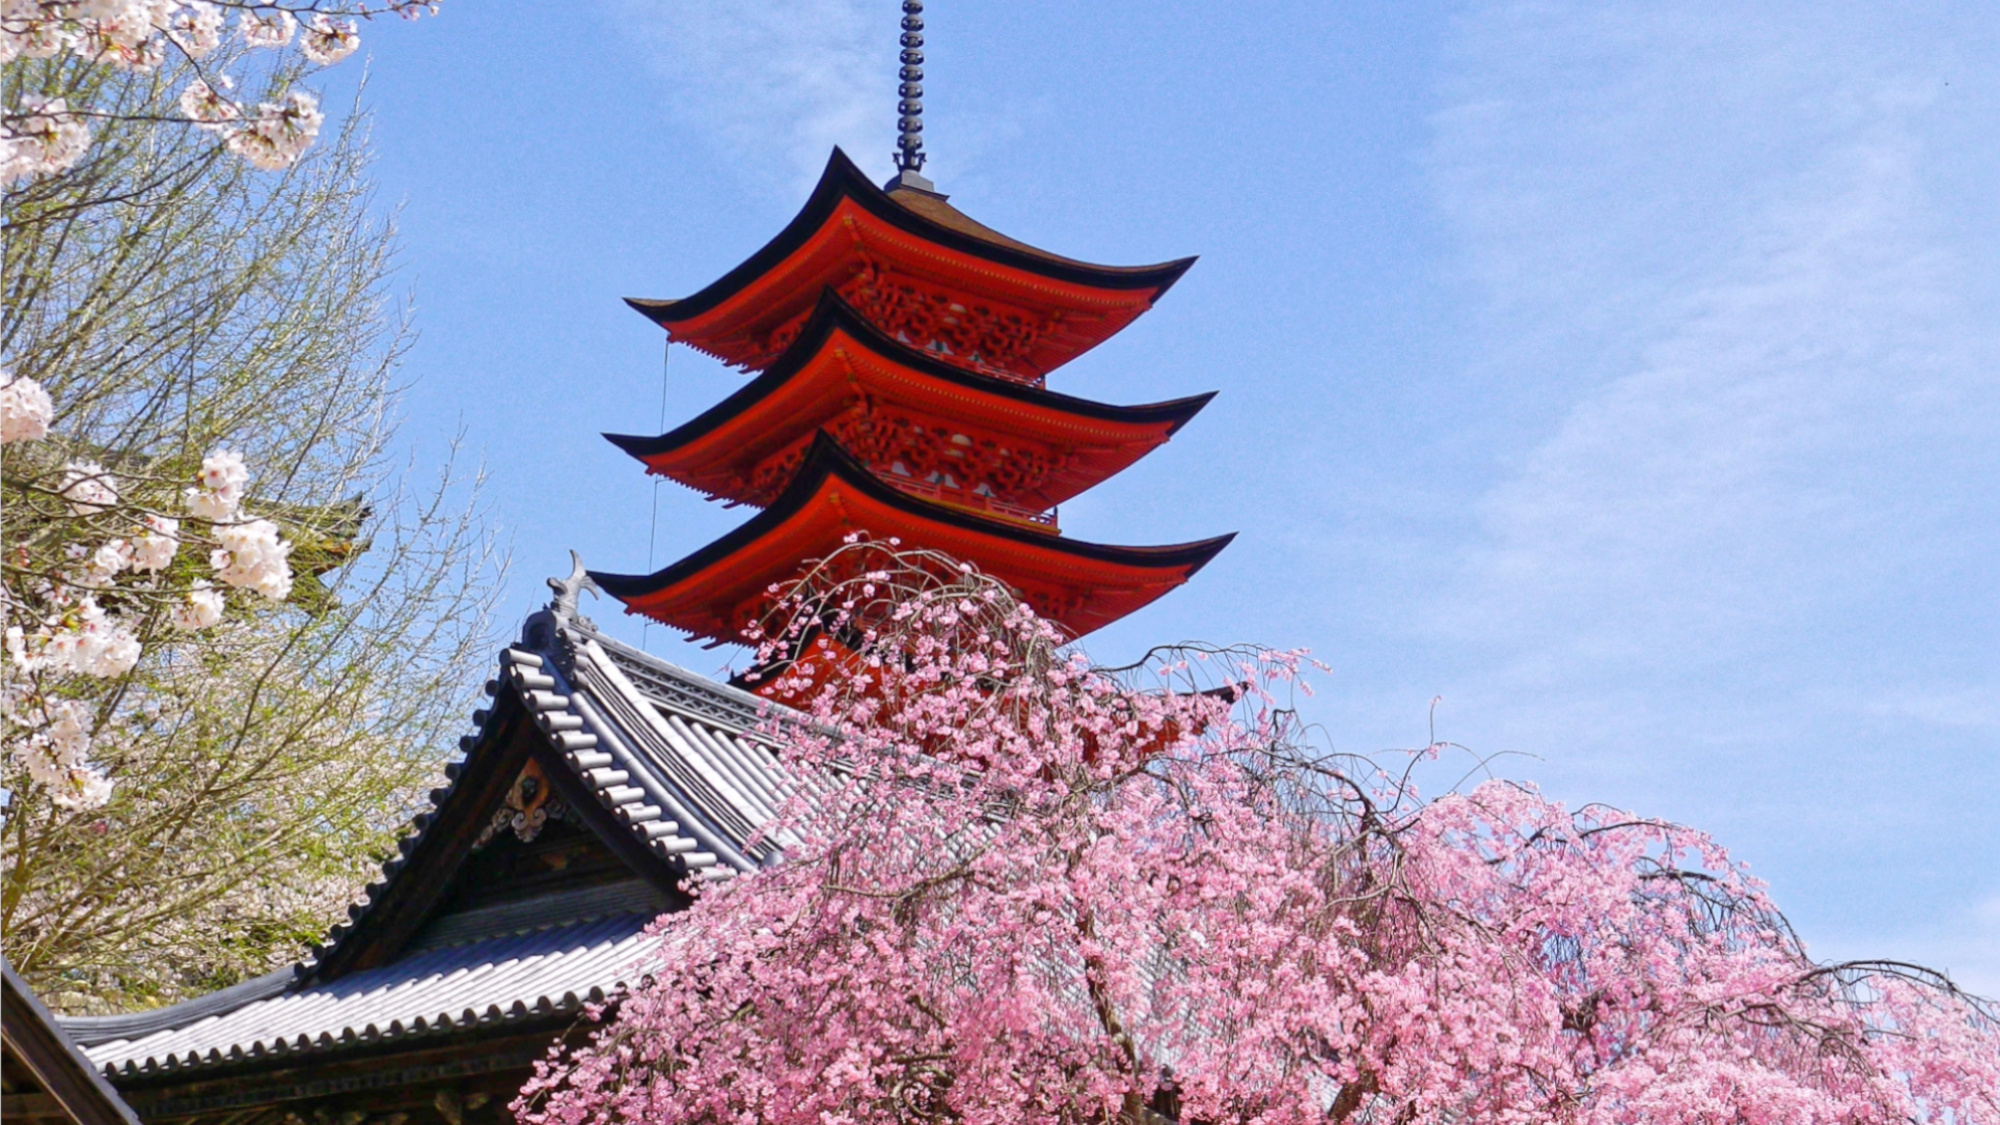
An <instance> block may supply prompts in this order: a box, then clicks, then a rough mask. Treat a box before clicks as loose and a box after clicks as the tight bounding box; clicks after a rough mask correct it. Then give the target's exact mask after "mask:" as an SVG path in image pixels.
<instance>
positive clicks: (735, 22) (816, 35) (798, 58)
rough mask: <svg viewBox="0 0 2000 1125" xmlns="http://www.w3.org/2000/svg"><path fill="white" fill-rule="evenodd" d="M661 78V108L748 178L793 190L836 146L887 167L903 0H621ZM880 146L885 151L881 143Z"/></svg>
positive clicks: (625, 22) (617, 1)
mask: <svg viewBox="0 0 2000 1125" xmlns="http://www.w3.org/2000/svg"><path fill="white" fill-rule="evenodd" d="M614 5H615V10H616V11H618V12H620V13H621V24H622V26H623V27H624V28H625V29H626V30H627V31H628V32H629V33H630V34H631V35H633V36H634V37H635V38H636V39H637V40H638V41H639V43H640V45H641V47H642V48H643V49H644V50H646V51H647V52H648V53H649V55H650V58H651V61H652V62H653V64H654V66H655V68H656V70H657V71H658V73H659V74H660V77H661V79H662V85H661V88H660V94H659V97H660V108H661V110H662V111H663V112H664V113H666V114H668V115H670V116H672V117H675V118H678V119H680V120H681V121H683V122H685V123H687V124H689V125H691V126H693V127H694V128H696V129H697V130H699V131H700V132H702V133H705V134H707V135H708V136H709V137H710V138H711V139H712V141H713V142H714V144H715V145H716V146H717V147H718V148H719V149H721V150H722V151H724V152H725V153H728V154H731V155H732V156H733V157H734V160H733V163H735V164H736V165H737V167H739V168H740V169H741V170H742V172H743V174H744V176H745V178H746V180H748V181H749V182H751V183H754V184H759V185H760V186H762V187H765V188H767V189H769V190H773V191H777V192H780V193H783V194H792V193H795V192H796V190H797V189H798V188H799V187H800V186H801V185H809V184H810V183H811V182H812V180H813V178H814V177H816V176H817V175H818V174H819V171H820V168H821V167H822V166H823V165H824V164H825V162H826V154H827V152H828V151H829V150H830V149H831V148H832V147H833V146H834V145H836V144H838V145H841V146H842V147H844V148H845V149H847V152H848V155H850V156H852V157H854V158H855V159H856V160H857V161H858V162H859V163H861V165H862V166H863V167H864V168H869V169H870V170H871V171H873V170H877V166H878V165H879V166H880V169H879V170H880V171H881V172H882V174H883V175H885V176H886V175H887V174H888V167H887V164H888V157H887V154H888V152H889V149H890V142H891V141H892V140H893V137H894V127H895V126H894V113H895V108H896V101H895V82H896V71H895V68H896V65H897V63H896V51H897V46H896V37H897V35H898V34H899V31H898V29H897V19H898V11H897V6H896V5H893V4H889V3H885V2H883V0H874V2H869V0H772V2H770V3H757V4H748V3H741V2H739V0H614ZM878 149H879V150H881V151H880V154H878V153H877V152H876V150H878Z"/></svg>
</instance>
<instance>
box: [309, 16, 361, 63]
mask: <svg viewBox="0 0 2000 1125" xmlns="http://www.w3.org/2000/svg"><path fill="white" fill-rule="evenodd" d="M359 46H361V34H360V30H359V28H358V27H357V25H356V24H355V22H354V21H353V20H336V19H334V18H333V17H332V16H327V15H316V16H314V17H313V18H312V21H311V22H310V23H308V24H307V25H306V30H305V34H303V35H301V36H300V37H299V50H300V51H302V52H304V53H305V56H306V57H307V58H309V59H311V60H312V61H314V62H316V63H318V64H319V65H321V66H332V65H333V64H334V63H337V62H339V61H340V60H342V59H344V58H346V57H347V56H349V55H351V54H353V53H354V51H355V48H357V47H359Z"/></svg>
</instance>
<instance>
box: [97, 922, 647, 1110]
mask: <svg viewBox="0 0 2000 1125" xmlns="http://www.w3.org/2000/svg"><path fill="white" fill-rule="evenodd" d="M652 919H653V915H652V914H650V913H646V914H624V915H619V916H617V917H612V918H605V919H601V920H599V921H596V922H587V923H584V924H581V925H571V926H561V927H557V928H554V929H547V930H541V931H537V932H534V933H528V934H518V935H514V936H511V937H503V938H496V939H493V940H489V941H483V942H478V943H475V944H471V945H461V946H452V947H447V948H444V949H435V950H432V951H429V952H425V953H418V954H416V955H414V956H411V957H406V958H404V959H402V960H400V961H397V962H396V963H394V964H391V965H387V966H384V967H382V968H380V969H370V970H367V971H364V972H358V973H352V974H349V975H347V976H344V977H341V978H340V979H338V980H334V981H329V982H327V983H325V984H319V985H314V986H311V987H308V988H304V989H298V990H288V991H284V992H280V993H278V994H276V995H272V996H266V997H264V998H261V999H256V1000H252V1001H250V1002H249V1003H246V1004H243V1005H241V1006H239V1007H236V1008H235V1009H234V1010H231V1011H228V1012H224V1013H220V1014H213V1015H208V1016H205V1017H203V1018H201V1019H198V1020H196V1021H194V1022H193V1023H190V1024H187V1025H186V1026H182V1027H175V1028H168V1029H164V1030H159V1031H155V1032H153V1033H151V1034H148V1035H144V1036H141V1037H138V1038H117V1039H110V1040H101V1041H97V1042H91V1043H90V1044H89V1045H88V1046H86V1047H85V1048H84V1054H85V1055H87V1056H88V1057H89V1058H90V1060H91V1061H92V1062H94V1063H96V1064H97V1065H98V1066H101V1067H103V1068H104V1069H105V1070H106V1071H107V1072H108V1073H111V1074H112V1075H114V1076H116V1075H136V1074H148V1073H158V1072H162V1071H173V1070H182V1069H188V1068H195V1067H201V1066H209V1065H216V1064H220V1063H225V1062H232V1061H237V1060H241V1059H254V1058H263V1057H268V1056H278V1055H299V1054H306V1053H309V1052H313V1051H323V1050H329V1049H333V1048H337V1047H341V1046H348V1045H354V1044H362V1043H380V1042H383V1041H386V1040H390V1039H396V1038H400V1037H404V1036H413V1035H424V1034H437V1033H441V1032H450V1031H453V1030H457V1029H462V1028H470V1027H484V1026H490V1025H493V1024H500V1023H506V1022H509V1021H522V1020H526V1019H530V1018H533V1017H537V1016H546V1015H550V1014H554V1013H558V1012H573V1011H576V1010H578V1009H580V1008H581V1007H582V1006H583V1005H584V1004H586V1003H592V1002H596V1001H601V1000H603V999H605V998H606V997H607V996H610V995H613V994H614V993H615V992H616V991H617V989H618V988H619V986H621V985H623V984H627V983H630V982H632V981H635V980H637V979H639V978H638V975H637V973H636V972H635V966H638V964H639V962H640V961H641V960H642V958H643V957H644V955H645V953H646V952H647V951H648V949H649V948H651V947H652V945H653V944H654V943H655V942H656V941H657V940H658V939H654V938H648V937H647V936H646V935H645V933H644V930H645V927H646V925H647V923H649V922H651V921H652ZM110 1018H111V1019H117V1018H119V1017H110ZM66 1022H67V1024H68V1026H69V1028H70V1031H71V1033H72V1034H73V1035H76V1036H77V1037H78V1038H79V1039H81V1040H86V1041H88V1040H91V1039H96V1038H97V1037H96V1036H94V1035H92V1034H90V1033H91V1031H92V1030H94V1029H93V1027H92V1024H93V1023H94V1022H96V1021H92V1020H72V1021H66Z"/></svg>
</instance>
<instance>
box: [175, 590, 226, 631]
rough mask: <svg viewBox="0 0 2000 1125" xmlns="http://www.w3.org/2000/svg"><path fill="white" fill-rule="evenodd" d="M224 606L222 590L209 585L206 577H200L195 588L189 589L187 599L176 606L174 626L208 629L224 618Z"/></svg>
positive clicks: (178, 627)
mask: <svg viewBox="0 0 2000 1125" xmlns="http://www.w3.org/2000/svg"><path fill="white" fill-rule="evenodd" d="M223 608H224V601H223V597H222V591H220V590H217V589H215V588H214V587H212V586H211V585H209V583H208V581H207V580H206V579H199V578H198V579H196V580H195V583H194V589H192V590H189V591H188V596H187V601H185V602H183V603H181V604H180V605H177V606H175V607H174V610H173V615H172V617H173V624H174V628H176V629H185V630H188V631H190V632H194V631H198V630H202V629H206V628H208V627H209V626H211V625H213V624H215V623H216V622H218V621H220V620H222V611H223Z"/></svg>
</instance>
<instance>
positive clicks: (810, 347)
mask: <svg viewBox="0 0 2000 1125" xmlns="http://www.w3.org/2000/svg"><path fill="white" fill-rule="evenodd" d="M837 331H838V332H845V333H847V335H848V336H849V337H851V338H853V339H854V340H855V342H857V343H859V344H861V345H862V346H863V347H865V348H867V349H868V350H869V351H871V352H873V353H874V354H875V355H877V356H879V357H880V358H882V359H883V360H885V361H887V362H889V363H894V364H898V365H901V366H903V367H907V368H909V369H910V370H912V371H916V372H918V373H919V374H922V375H924V376H926V377H927V378H933V379H937V380H940V381H942V382H946V383H950V384H952V385H953V386H957V387H963V388H965V389H967V390H971V391H974V392H977V393H980V394H989V395H994V396H997V397H1000V398H1006V399H1012V400H1013V401H1015V402H1020V403H1023V404H1026V405H1030V406H1039V407H1043V408H1045V409H1048V410H1053V411H1058V412H1060V413H1064V414H1074V415H1076V416H1078V417H1083V418H1090V419H1093V420H1097V421H1105V422H1124V423H1129V424H1132V425H1146V424H1148V423H1158V422H1167V423H1169V426H1168V429H1167V436H1168V437H1172V436H1173V435H1174V434H1176V433H1178V432H1180V429H1181V427H1182V426H1185V425H1187V423H1188V422H1189V421H1190V420H1191V419H1193V418H1194V416H1195V415H1196V414H1198V413H1200V412H1201V410H1202V408H1203V407H1205V406H1207V405H1208V402H1209V400H1210V399H1212V398H1214V397H1215V393H1216V392H1214V391H1208V392H1205V393H1203V394H1198V395H1189V396H1187V397H1185V398H1177V399H1170V400H1168V401H1166V402H1153V403H1144V404H1141V405H1138V406H1116V405H1113V404H1110V403H1104V402H1098V401H1096V400H1094V399H1087V398H1079V397H1077V396H1075V395H1066V394H1062V393H1060V392H1058V391H1051V390H1047V389H1044V388H1041V387H1035V386H1031V385H1029V384H1026V383H1016V382H1012V381H1010V380H1007V379H999V378H995V377H993V376H991V375H981V374H979V373H978V372H976V371H968V370H966V369H965V368H962V367H958V366H955V365H953V364H949V363H946V362H944V361H943V360H940V359H937V358H936V357H934V356H931V355H929V354H928V353H926V352H923V351H921V350H919V349H917V348H913V347H910V346H909V345H908V344H905V343H903V342H901V341H900V340H896V339H894V338H893V337H890V336H888V335H886V334H885V333H883V332H882V330H881V329H879V328H877V327H875V326H874V325H873V324H870V323H869V322H868V321H867V319H866V318H864V317H863V316H862V315H861V314H860V313H858V312H856V311H855V310H854V307H853V306H852V305H849V304H848V303H847V302H846V301H844V300H842V299H841V297H840V295H839V294H838V293H835V292H834V291H833V290H832V289H823V290H821V291H820V298H819V303H818V304H817V305H816V306H815V307H814V308H813V313H812V317H811V319H809V320H808V321H807V322H806V326H805V328H804V330H802V331H801V332H800V333H799V338H798V339H796V340H794V341H792V344H791V346H790V347H788V348H786V349H785V351H784V354H783V355H781V356H779V357H778V358H777V359H776V360H774V361H773V362H772V363H771V365H770V366H769V367H767V368H765V369H764V371H763V372H762V373H760V374H759V375H757V377H756V378H754V379H752V380H750V381H749V382H748V383H745V384H744V385H743V386H741V387H739V388H737V389H736V390H735V391H734V392H733V393H731V394H730V395H729V397H727V398H725V399H723V400H722V401H721V402H718V403H716V404H715V405H714V406H712V407H710V408H709V409H707V410H705V411H703V412H702V413H700V414H698V415H696V416H695V417H694V418H693V419H691V420H690V421H688V422H686V423H683V424H682V425H680V426H677V427H675V428H674V429H672V430H669V431H667V432H666V433H664V434H660V435H659V436H657V437H642V436H639V435H636V434H605V435H604V438H605V440H606V441H609V442H610V443H611V444H613V445H615V446H617V447H618V448H620V449H622V450H624V451H625V452H626V453H629V454H631V455H632V456H633V457H636V458H639V459H640V460H644V459H645V458H646V457H649V456H655V455H658V454H661V453H667V452H671V451H672V450H675V449H679V448H681V447H682V446H685V445H687V444H689V443H690V442H693V441H696V440H698V439H700V438H701V437H703V436H704V435H706V434H708V433H710V432H712V431H714V430H715V429H716V428H717V427H719V426H722V425H724V424H726V423H727V422H729V421H730V420H731V419H733V418H736V417H738V416H739V415H741V414H744V413H746V412H747V411H749V410H750V409H752V408H753V407H755V406H756V404H757V403H759V402H761V401H762V400H764V399H765V398H768V397H769V396H771V395H773V394H776V393H777V392H778V390H779V389H780V388H782V387H783V386H784V385H785V384H787V383H789V382H790V381H791V380H792V379H793V378H795V377H796V376H797V375H798V374H799V372H801V371H803V370H805V367H806V365H807V364H808V363H810V362H811V361H812V359H813V357H814V355H815V354H816V353H817V352H818V351H819V349H820V348H822V347H824V346H825V344H826V342H827V341H828V340H829V339H831V338H832V336H833V334H834V333H835V332H837Z"/></svg>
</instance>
